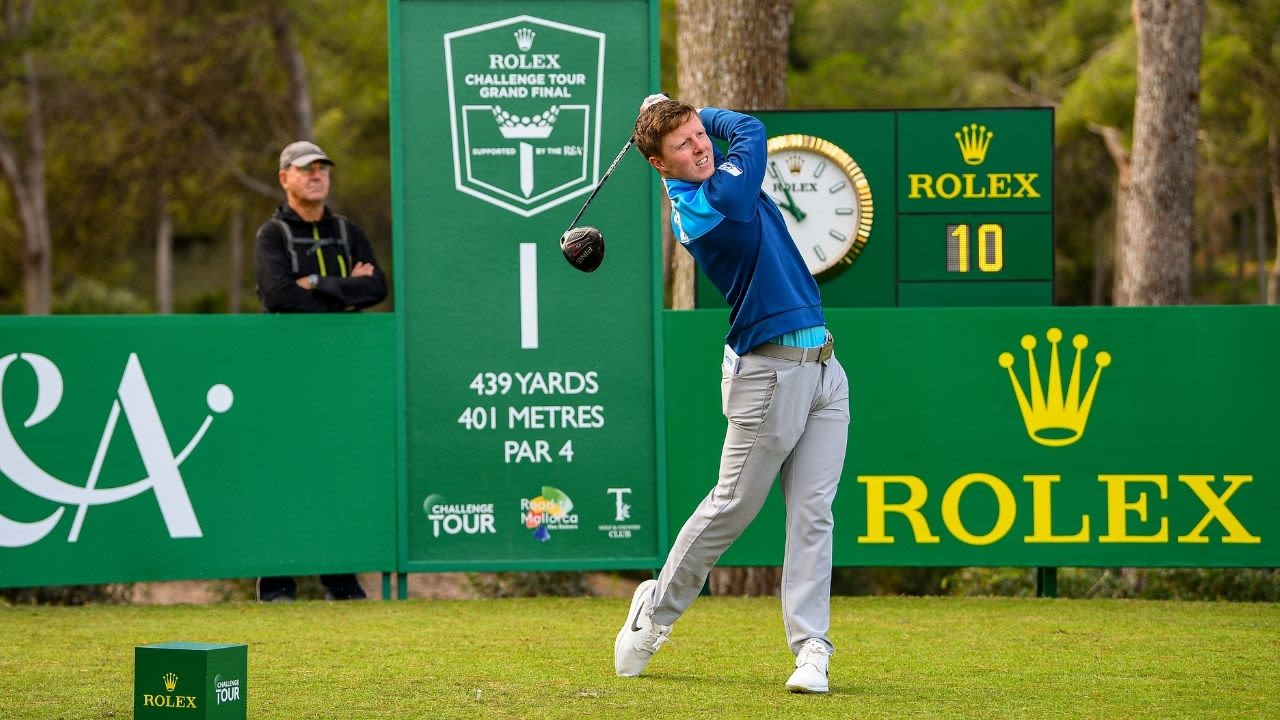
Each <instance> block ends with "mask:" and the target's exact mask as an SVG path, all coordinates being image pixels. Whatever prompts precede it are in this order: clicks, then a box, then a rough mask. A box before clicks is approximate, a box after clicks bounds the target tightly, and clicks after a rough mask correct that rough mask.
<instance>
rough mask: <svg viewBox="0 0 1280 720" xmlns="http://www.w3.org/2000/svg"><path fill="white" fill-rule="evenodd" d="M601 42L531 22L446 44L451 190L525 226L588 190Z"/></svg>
mask: <svg viewBox="0 0 1280 720" xmlns="http://www.w3.org/2000/svg"><path fill="white" fill-rule="evenodd" d="M604 38H605V36H604V33H600V32H595V31H592V30H587V29H585V28H580V27H574V26H572V25H565V24H563V23H557V22H551V21H548V20H543V19H541V18H536V17H531V16H529V15H521V16H519V17H513V18H508V19H506V20H499V21H497V22H492V23H488V24H485V25H477V26H475V27H469V28H464V29H462V30H456V31H454V32H451V33H448V34H446V35H445V36H444V62H445V72H446V74H447V80H448V84H449V126H450V129H451V130H452V136H453V177H454V185H455V187H456V188H457V189H458V190H460V191H462V192H464V193H467V194H469V195H474V196H475V197H478V198H480V199H481V200H484V201H485V202H489V203H492V204H494V205H497V206H498V207H501V208H505V209H507V210H510V211H511V212H513V213H516V214H517V215H522V216H524V217H531V216H533V215H536V214H538V213H540V212H542V211H543V210H546V209H548V208H551V207H555V206H556V205H559V204H560V203H563V202H565V201H566V200H570V199H572V198H574V197H577V196H578V195H582V194H583V193H586V192H588V191H589V190H590V189H591V187H592V186H593V185H595V182H596V179H597V178H598V177H599V174H600V159H599V152H598V148H599V147H600V105H601V101H602V99H603V95H604Z"/></svg>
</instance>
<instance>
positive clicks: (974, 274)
mask: <svg viewBox="0 0 1280 720" xmlns="http://www.w3.org/2000/svg"><path fill="white" fill-rule="evenodd" d="M755 114H756V116H757V117H759V118H760V119H761V120H762V121H763V122H764V123H765V126H766V127H767V128H768V131H769V136H770V138H778V137H780V136H783V135H790V134H799V135H804V136H809V137H812V138H814V139H818V140H824V141H827V142H829V143H832V144H834V145H835V146H837V147H839V148H840V149H842V150H843V151H844V152H846V153H848V155H849V156H850V157H851V158H852V159H853V161H854V162H855V163H856V164H857V166H858V168H859V169H860V170H861V171H862V173H863V175H864V176H865V179H866V183H867V185H868V187H869V188H870V193H871V206H872V210H871V212H870V213H868V215H869V217H870V222H871V227H870V232H869V234H868V237H867V240H866V245H865V247H863V248H862V251H861V252H860V253H859V254H858V255H857V256H856V258H854V259H853V261H852V263H851V264H849V265H847V266H846V267H844V268H843V269H842V270H839V271H838V272H836V273H835V274H831V271H827V272H826V273H824V274H823V275H822V276H820V280H819V287H820V288H821V290H822V295H823V302H824V304H825V306H826V307H909V306H935V307H937V306H984V305H985V306H1010V305H1013V306H1017V305H1032V306H1034V305H1052V304H1053V270H1054V258H1053V228H1054V223H1053V110H1052V109H1051V108H977V109H943V110H858V111H853V110H839V111H769V112H758V113H755ZM770 159H771V160H775V156H774V155H772V154H771V156H770ZM787 160H788V158H787V157H786V155H785V151H783V153H782V154H779V155H777V156H776V161H777V162H774V163H771V167H773V166H776V167H777V168H778V169H779V172H772V173H769V174H767V175H766V177H765V180H764V190H765V192H768V193H769V194H770V195H771V196H773V197H775V198H776V199H777V200H778V202H779V206H780V207H781V208H782V209H783V210H784V212H783V215H784V217H786V218H787V220H788V226H789V228H790V229H791V231H792V235H793V236H795V238H796V241H797V243H798V244H802V250H804V251H805V254H806V255H807V256H808V255H811V254H812V252H813V251H819V249H818V248H816V247H815V248H813V249H812V250H811V249H810V245H811V244H812V243H813V242H814V241H815V240H816V241H818V242H821V240H822V238H823V235H824V229H823V228H817V227H813V228H807V227H806V225H805V223H806V221H809V222H813V221H812V220H811V219H810V218H809V217H807V216H806V214H805V213H804V212H803V211H795V210H798V208H802V207H806V206H807V205H806V202H811V203H815V202H820V200H819V198H818V196H819V195H820V194H821V193H823V192H824V191H825V190H826V188H825V187H824V186H823V185H822V183H821V182H817V183H815V182H812V180H813V179H814V178H812V177H809V176H808V175H807V174H808V173H809V172H810V170H809V168H808V167H806V166H805V165H804V163H801V162H799V161H798V159H797V161H796V162H792V163H788V162H787ZM788 168H790V169H793V170H795V171H796V172H795V173H794V174H792V173H790V171H789V170H788ZM817 170H818V172H821V168H817ZM806 191H808V192H810V193H813V195H812V198H811V199H810V200H808V201H807V200H806V198H805V196H804V193H805V192H806ZM819 252H820V251H819ZM697 298H698V306H699V307H707V308H710V307H724V306H725V303H724V301H723V300H722V299H721V298H720V296H719V293H717V292H716V290H715V288H714V287H713V286H712V285H711V284H710V282H709V281H708V280H707V279H706V278H705V277H704V276H702V275H701V274H699V276H698V287H697Z"/></svg>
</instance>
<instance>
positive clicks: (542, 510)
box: [520, 485, 578, 542]
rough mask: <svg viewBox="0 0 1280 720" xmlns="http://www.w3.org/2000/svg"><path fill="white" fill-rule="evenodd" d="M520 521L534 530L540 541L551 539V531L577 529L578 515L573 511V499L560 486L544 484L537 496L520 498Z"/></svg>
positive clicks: (535, 537) (535, 536)
mask: <svg viewBox="0 0 1280 720" xmlns="http://www.w3.org/2000/svg"><path fill="white" fill-rule="evenodd" d="M520 522H521V523H523V524H524V526H525V527H526V528H528V529H529V530H532V531H533V537H534V539H535V540H537V541H538V542H546V541H548V540H550V539H551V532H552V531H553V530H554V531H557V532H559V531H561V530H577V529H578V516H577V515H576V514H574V512H573V500H571V499H570V498H569V496H568V495H566V494H565V493H564V491H563V490H561V489H559V488H554V487H551V486H550V485H544V486H543V488H542V494H541V495H539V496H538V497H536V498H532V499H529V498H521V499H520Z"/></svg>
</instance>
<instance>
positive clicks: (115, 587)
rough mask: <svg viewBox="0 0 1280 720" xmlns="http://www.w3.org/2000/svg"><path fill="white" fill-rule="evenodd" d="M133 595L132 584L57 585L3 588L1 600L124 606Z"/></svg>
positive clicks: (0, 590)
mask: <svg viewBox="0 0 1280 720" xmlns="http://www.w3.org/2000/svg"><path fill="white" fill-rule="evenodd" d="M132 594H133V585H132V584H131V583H116V584H111V585H57V586H50V587H27V588H3V589H0V600H4V601H5V603H6V604H9V605H91V604H103V605H124V604H127V603H128V602H129V597H130V596H131V595H132Z"/></svg>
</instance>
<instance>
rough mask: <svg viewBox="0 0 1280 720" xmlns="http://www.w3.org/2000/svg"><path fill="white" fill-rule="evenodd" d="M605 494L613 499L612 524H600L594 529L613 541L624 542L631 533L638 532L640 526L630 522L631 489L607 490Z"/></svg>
mask: <svg viewBox="0 0 1280 720" xmlns="http://www.w3.org/2000/svg"><path fill="white" fill-rule="evenodd" d="M605 492H606V493H608V494H609V495H611V496H612V497H613V522H611V523H601V524H600V525H597V526H596V529H597V530H599V531H600V532H602V533H604V534H605V535H606V536H608V537H609V538H612V539H614V540H626V539H628V538H630V537H631V535H632V534H633V533H636V532H639V531H640V525H639V524H638V523H635V522H632V521H631V503H629V502H627V500H629V499H630V498H631V488H629V487H626V488H621V487H616V488H608V489H606V490H605Z"/></svg>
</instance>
